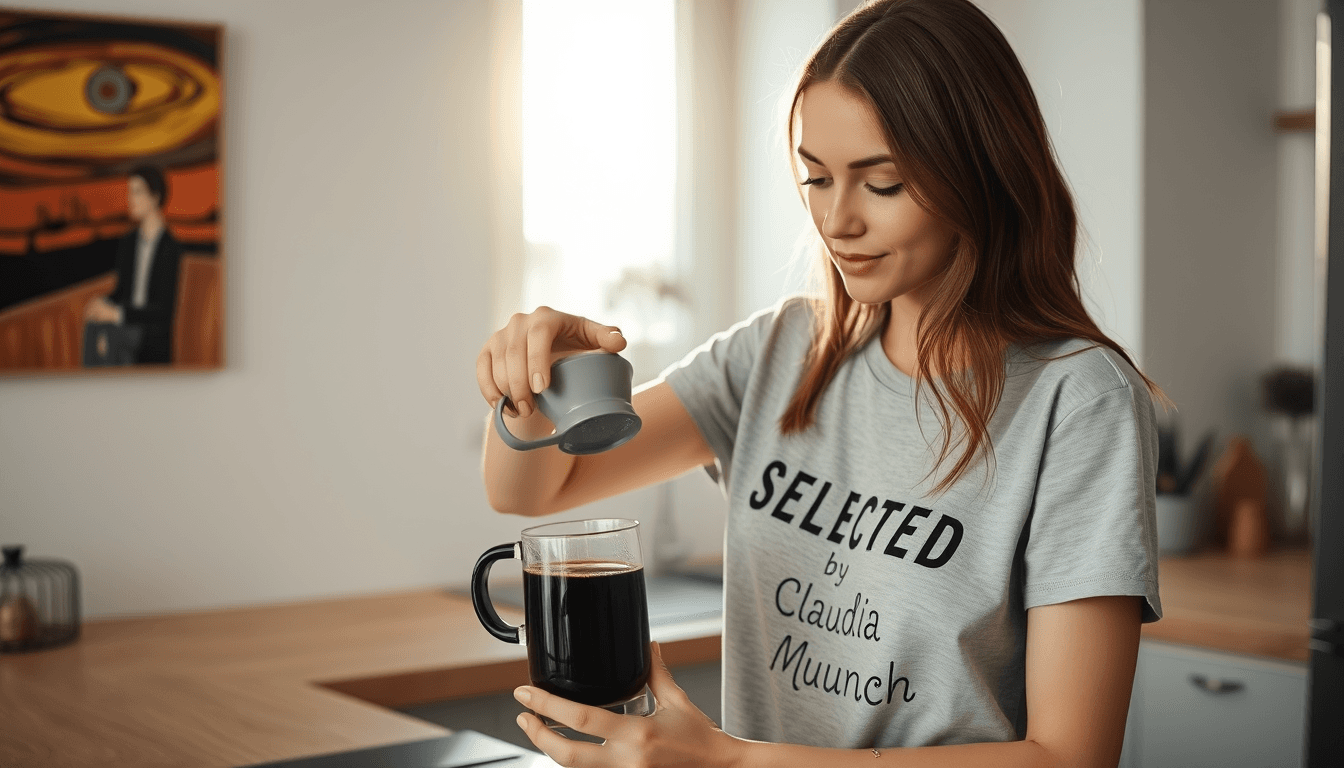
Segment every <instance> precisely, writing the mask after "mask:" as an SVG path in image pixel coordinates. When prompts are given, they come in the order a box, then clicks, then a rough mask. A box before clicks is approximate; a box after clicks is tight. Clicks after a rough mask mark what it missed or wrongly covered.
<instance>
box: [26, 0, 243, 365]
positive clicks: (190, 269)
mask: <svg viewBox="0 0 1344 768" xmlns="http://www.w3.org/2000/svg"><path fill="white" fill-rule="evenodd" d="M221 39H222V29H221V28H220V27H218V26H207V25H196V24H178V23H169V22H160V21H132V20H123V19H104V18H88V17H79V16H56V15H49V14H34V13H25V12H19V11H6V10H4V9H0V373H34V372H43V371H52V372H56V371H77V370H89V369H103V370H106V369H108V368H110V367H113V368H115V367H123V366H134V367H137V368H141V369H144V368H147V367H148V368H152V367H159V368H165V367H167V368H187V369H202V368H217V367H219V366H221V365H222V364H223V248H222V244H221V238H220V234H221V217H222V211H221V210H220V209H221V205H220V203H221V199H222V191H223V190H222V188H221V182H220V173H219V169H220V151H219V137H220V119H221V106H222V104H223V85H222V82H221V78H220V68H219V55H220V46H221Z"/></svg>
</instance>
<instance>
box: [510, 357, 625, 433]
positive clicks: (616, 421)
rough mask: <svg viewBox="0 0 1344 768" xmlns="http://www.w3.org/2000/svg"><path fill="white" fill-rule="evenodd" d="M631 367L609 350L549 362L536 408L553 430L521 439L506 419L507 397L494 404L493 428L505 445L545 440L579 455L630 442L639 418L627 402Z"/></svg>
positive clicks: (537, 395) (537, 397) (536, 398)
mask: <svg viewBox="0 0 1344 768" xmlns="http://www.w3.org/2000/svg"><path fill="white" fill-rule="evenodd" d="M633 376H634V368H633V366H631V365H630V362H629V361H628V360H626V359H625V358H623V357H621V356H620V355H618V354H615V353H613V352H582V353H579V354H577V355H570V356H569V357H566V358H562V359H560V360H558V361H556V363H555V364H554V365H552V366H551V384H550V386H548V387H547V388H546V389H544V390H542V391H541V392H539V393H537V394H536V395H535V396H534V398H535V400H536V403H537V407H538V408H539V409H540V410H541V412H542V413H543V414H545V415H546V418H548V419H550V420H551V423H552V424H554V425H555V433H554V434H552V435H550V436H548V437H544V438H542V439H540V440H522V439H519V438H518V437H516V436H514V434H513V433H512V432H509V428H508V427H507V426H506V425H505V424H504V406H505V405H507V404H508V397H507V396H506V397H501V398H499V402H497V403H495V431H496V432H498V433H499V436H500V439H502V440H503V441H504V443H505V445H508V446H509V447H510V448H512V449H514V450H516V451H530V450H532V449H534V448H541V447H543V446H547V445H556V446H559V448H560V450H562V451H564V452H565V453H569V454H573V455H576V456H583V455H587V454H591V453H601V452H602V451H608V450H611V449H612V448H615V447H616V446H618V445H621V444H622V443H624V442H626V441H628V440H629V439H630V438H632V437H634V436H635V435H636V434H637V433H638V432H639V427H640V424H641V422H640V419H639V416H638V415H637V414H636V413H635V409H634V408H633V407H632V406H631V405H630V389H631V380H632V378H633Z"/></svg>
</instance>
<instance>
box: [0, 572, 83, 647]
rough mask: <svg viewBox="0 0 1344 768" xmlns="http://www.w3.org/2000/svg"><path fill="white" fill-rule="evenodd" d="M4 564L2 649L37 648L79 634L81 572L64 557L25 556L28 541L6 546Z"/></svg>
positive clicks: (0, 593) (1, 578)
mask: <svg viewBox="0 0 1344 768" xmlns="http://www.w3.org/2000/svg"><path fill="white" fill-rule="evenodd" d="M3 552H4V556H5V560H4V563H3V564H2V565H0V652H4V653H10V652H17V651H35V650H37V649H39V648H50V647H52V646H56V645H63V644H65V643H68V642H70V641H72V640H74V639H75V638H76V637H78V636H79V574H78V572H76V571H75V566H73V565H71V564H70V563H67V562H64V561H61V560H25V559H24V557H23V547H21V546H9V547H4V548H3Z"/></svg>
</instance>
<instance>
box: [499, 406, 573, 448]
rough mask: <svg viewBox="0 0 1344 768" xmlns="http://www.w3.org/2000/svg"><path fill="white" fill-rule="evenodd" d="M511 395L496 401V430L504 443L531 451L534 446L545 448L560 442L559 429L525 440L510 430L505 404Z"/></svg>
mask: <svg viewBox="0 0 1344 768" xmlns="http://www.w3.org/2000/svg"><path fill="white" fill-rule="evenodd" d="M508 400H509V396H508V395H504V396H502V397H500V398H499V402H497V403H495V431H496V432H498V433H499V439H500V440H503V441H504V444H505V445H507V446H509V447H510V448H512V449H513V450H515V451H530V450H532V449H533V448H545V447H546V446H548V445H555V444H557V443H559V442H560V438H561V434H560V432H559V430H557V431H556V432H555V434H553V435H549V436H547V437H543V438H541V439H540V440H523V439H521V438H519V437H516V436H515V435H514V434H513V433H512V432H510V431H509V427H508V425H506V424H505V423H504V406H505V405H506V404H507V403H508Z"/></svg>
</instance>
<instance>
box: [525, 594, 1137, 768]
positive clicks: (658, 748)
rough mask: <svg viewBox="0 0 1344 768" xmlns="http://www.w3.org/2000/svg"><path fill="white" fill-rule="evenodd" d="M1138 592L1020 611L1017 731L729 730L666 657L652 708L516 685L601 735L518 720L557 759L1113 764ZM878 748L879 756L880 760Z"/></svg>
mask: <svg viewBox="0 0 1344 768" xmlns="http://www.w3.org/2000/svg"><path fill="white" fill-rule="evenodd" d="M1140 600H1141V598H1135V597H1120V596H1117V597H1093V598H1086V599H1082V600H1073V601H1070V602H1067V603H1060V604H1058V605H1045V606H1040V607H1037V608H1032V609H1031V610H1029V611H1027V649H1026V677H1027V680H1026V693H1027V711H1028V713H1029V715H1028V719H1027V735H1026V739H1025V740H1023V741H1011V742H999V743H986V744H961V745H955V746H937V747H915V748H908V749H882V750H879V751H880V752H881V755H880V756H877V755H874V754H873V751H872V750H868V749H864V750H856V749H824V748H820V747H802V746H797V745H792V744H767V743H763V742H753V741H746V740H743V739H735V738H732V737H730V736H728V735H727V734H725V733H723V732H722V731H720V730H718V729H717V728H715V727H714V725H713V723H712V722H710V721H709V719H708V718H706V717H705V716H704V715H703V714H702V713H701V712H700V711H699V710H697V709H695V707H694V706H692V705H691V704H690V702H689V700H687V699H686V696H685V694H684V693H682V691H681V689H680V688H678V687H677V686H676V685H675V683H673V682H672V678H671V676H670V675H668V674H667V671H666V668H664V667H662V666H661V662H659V663H658V664H656V665H655V670H654V675H653V676H652V678H651V680H650V685H651V687H652V688H653V692H654V696H655V697H656V698H657V699H658V702H659V704H658V711H657V713H656V714H654V715H653V716H651V717H646V718H635V717H624V716H621V715H615V714H612V713H610V712H607V711H606V710H603V709H598V708H595V707H585V706H583V705H581V704H575V703H573V702H569V701H565V700H564V699H560V698H558V697H556V696H552V695H550V694H547V693H545V692H543V691H541V690H539V689H536V688H531V687H523V688H520V689H518V692H517V693H516V694H515V695H516V696H517V697H518V699H519V701H521V702H522V703H523V704H524V705H525V706H528V707H529V708H531V709H532V710H533V711H534V712H540V713H542V714H545V715H548V716H550V717H553V718H555V719H556V720H559V721H560V722H563V723H566V724H569V725H573V726H575V727H577V728H578V729H579V730H581V731H583V732H585V733H591V734H593V735H595V736H601V737H603V738H605V739H606V740H607V743H606V744H604V745H601V746H598V745H595V744H586V743H581V742H574V741H569V740H567V739H565V738H564V737H562V736H559V735H557V734H555V733H553V732H552V731H550V730H549V729H547V728H545V727H544V726H542V724H541V722H540V721H539V720H538V719H537V718H536V717H533V716H531V715H522V716H520V717H519V725H520V726H521V727H522V728H523V730H524V731H525V732H526V733H527V735H528V738H530V739H531V740H532V742H533V743H534V744H536V745H537V747H538V748H540V749H541V750H542V751H544V752H546V753H547V754H548V755H550V756H551V758H552V759H553V760H555V761H556V762H557V763H559V764H560V765H563V766H576V767H580V768H587V767H588V766H594V767H596V766H613V768H614V766H625V765H640V766H645V767H646V768H670V767H671V766H691V765H696V766H722V767H723V768H757V767H758V766H759V767H760V768H766V767H767V766H769V767H770V768H795V767H796V768H804V767H806V768H813V767H814V766H819V765H822V766H827V767H828V768H848V767H849V766H855V767H856V768H857V767H858V766H869V767H871V766H875V765H883V764H888V765H893V766H900V768H943V767H944V766H947V767H949V768H950V767H951V766H957V767H958V768H975V766H994V767H995V768H1001V767H1004V768H1013V767H1014V766H1023V767H1024V768H1025V767H1026V766H1031V768H1055V767H1056V766H1058V767H1059V768H1064V767H1065V766H1067V767H1068V768H1114V766H1115V765H1116V764H1117V763H1118V762H1119V760H1120V747H1121V744H1122V743H1123V741H1124V731H1125V716H1126V714H1127V713H1128V711H1129V695H1130V689H1131V687H1132V686H1133V681H1134V666H1135V663H1136V661H1137V658H1138V649H1139V624H1140V618H1141V612H1140V611H1141V607H1140ZM875 760H876V761H877V762H875Z"/></svg>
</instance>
